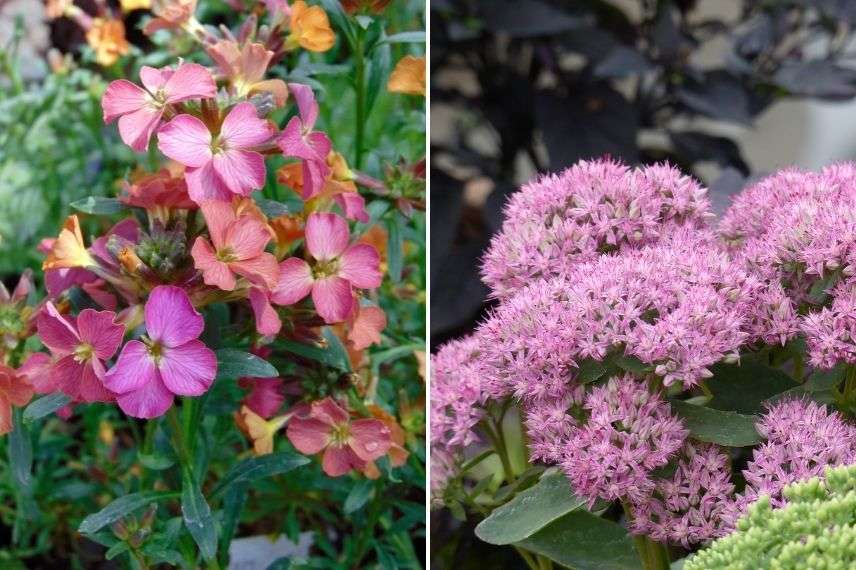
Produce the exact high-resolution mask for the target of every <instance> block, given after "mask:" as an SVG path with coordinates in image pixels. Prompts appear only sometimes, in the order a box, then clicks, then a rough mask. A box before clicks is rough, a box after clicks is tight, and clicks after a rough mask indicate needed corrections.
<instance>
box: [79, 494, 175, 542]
mask: <svg viewBox="0 0 856 570" xmlns="http://www.w3.org/2000/svg"><path fill="white" fill-rule="evenodd" d="M178 495H179V494H178V493H176V492H175V491H141V492H139V493H131V494H130V495H125V496H123V497H119V498H118V499H116V500H115V501H113V502H112V503H110V504H109V505H107V506H106V507H104V508H103V509H101V510H100V511H98V512H97V513H94V514H91V515H89V516H88V517H86V518H85V519H83V522H81V523H80V527H78V529H77V530H79V531H80V532H81V533H83V534H94V533H96V532H98V531H99V530H101V529H102V528H104V527H105V526H107V525H108V524H110V523H113V522H115V521H117V520H119V519H120V518H122V517H124V516H125V515H127V514H130V513H132V512H134V511H136V510H137V509H140V508H142V507H145V506H146V505H148V504H150V503H152V502H153V501H162V500H164V499H172V498H174V497H177V496H178Z"/></svg>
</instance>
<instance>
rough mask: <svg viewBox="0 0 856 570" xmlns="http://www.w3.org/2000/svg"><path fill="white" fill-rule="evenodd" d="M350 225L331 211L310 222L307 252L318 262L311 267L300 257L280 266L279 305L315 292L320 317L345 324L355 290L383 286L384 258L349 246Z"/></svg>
mask: <svg viewBox="0 0 856 570" xmlns="http://www.w3.org/2000/svg"><path fill="white" fill-rule="evenodd" d="M348 237H349V232H348V223H347V222H346V221H345V219H344V218H342V217H341V216H338V215H336V214H332V213H329V212H325V213H313V214H310V215H309V219H308V220H307V221H306V249H307V250H308V251H309V254H310V255H311V256H312V257H313V258H314V259H315V264H314V265H313V266H312V267H310V266H309V264H308V263H306V262H305V261H304V260H302V259H299V258H297V257H290V258H288V259H286V260H285V261H283V262H282V263H280V265H279V283H278V284H277V286H276V288H275V289H274V290H273V291H272V293H271V300H272V301H273V302H274V303H276V304H278V305H291V304H293V303H296V302H298V301H300V300H301V299H303V298H304V297H306V296H307V295H309V293H310V292H311V293H312V301H313V302H314V303H315V309H316V310H317V311H318V314H319V315H321V317H322V318H323V319H324V320H325V321H327V322H328V323H336V322H341V321H344V320H345V319H347V318H348V316H349V315H350V314H351V311H352V309H353V304H354V293H353V288H354V287H359V288H361V289H373V288H375V287H378V286H380V283H381V279H382V275H381V272H380V270H379V269H378V265H379V263H380V258H379V256H378V253H377V251H376V250H375V248H373V247H372V246H370V245H368V244H362V243H358V244H354V245H350V246H349V245H348Z"/></svg>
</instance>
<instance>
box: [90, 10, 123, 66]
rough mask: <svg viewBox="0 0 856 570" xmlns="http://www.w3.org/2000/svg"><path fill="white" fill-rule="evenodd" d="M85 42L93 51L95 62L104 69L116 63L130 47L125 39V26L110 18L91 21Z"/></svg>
mask: <svg viewBox="0 0 856 570" xmlns="http://www.w3.org/2000/svg"><path fill="white" fill-rule="evenodd" d="M86 41H87V42H88V43H89V45H90V46H91V47H92V49H93V50H95V61H97V62H98V64H99V65H102V66H104V67H107V66H108V65H113V64H114V63H116V61H117V60H118V59H119V57H121V56H123V55H125V54H126V53H128V50H129V49H130V47H131V46H130V44H128V41H127V40H126V39H125V24H123V23H122V20H114V19H112V18H110V19H104V18H95V19H93V20H92V27H91V28H89V30H88V31H87V32H86Z"/></svg>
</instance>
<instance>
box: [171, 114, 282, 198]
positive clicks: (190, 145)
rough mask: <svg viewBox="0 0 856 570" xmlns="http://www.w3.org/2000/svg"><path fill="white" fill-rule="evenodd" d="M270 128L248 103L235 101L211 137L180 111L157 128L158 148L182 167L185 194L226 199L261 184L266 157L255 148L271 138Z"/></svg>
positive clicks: (202, 125) (199, 122) (198, 123)
mask: <svg viewBox="0 0 856 570" xmlns="http://www.w3.org/2000/svg"><path fill="white" fill-rule="evenodd" d="M274 132H275V131H274V128H273V126H272V125H271V124H270V123H268V122H267V121H266V120H264V119H259V118H258V116H256V108H255V107H254V106H253V104H252V103H247V102H244V103H238V104H237V105H235V107H233V108H232V110H231V111H229V114H228V115H226V118H225V119H224V120H223V125H222V126H221V127H220V132H219V133H218V134H217V135H216V136H212V134H211V131H209V130H208V127H206V126H205V123H203V122H202V121H201V120H199V119H197V118H196V117H193V116H191V115H179V116H177V117H175V118H174V119H173V120H171V121H170V122H169V123H167V124H166V125H164V126H163V127H162V128H161V129H160V131H158V148H159V149H160V151H161V152H162V153H164V154H165V155H166V156H168V157H169V158H171V159H173V160H175V161H177V162H180V163H181V164H183V165H185V166H186V167H187V170H186V171H185V179H186V180H187V190H188V192H189V194H190V197H191V198H192V199H193V200H194V201H195V202H196V203H199V204H201V203H202V202H203V201H204V200H230V199H231V198H232V195H233V194H237V195H239V196H248V195H249V194H250V193H251V192H252V191H253V190H256V189H257V188H261V187H262V186H263V185H264V183H265V160H264V157H263V156H262V155H261V154H259V153H258V152H255V151H253V150H252V149H253V148H254V147H257V146H258V145H261V144H263V143H265V142H267V141H268V140H270V139H271V137H273V135H274Z"/></svg>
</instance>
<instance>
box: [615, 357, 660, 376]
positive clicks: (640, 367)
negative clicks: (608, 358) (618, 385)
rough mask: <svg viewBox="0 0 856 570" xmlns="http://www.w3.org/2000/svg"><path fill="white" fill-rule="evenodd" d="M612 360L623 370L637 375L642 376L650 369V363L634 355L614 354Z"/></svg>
mask: <svg viewBox="0 0 856 570" xmlns="http://www.w3.org/2000/svg"><path fill="white" fill-rule="evenodd" d="M612 362H613V363H614V364H615V365H616V366H618V367H619V368H621V369H622V370H624V371H625V372H630V373H632V374H636V375H637V376H644V375H645V374H647V373H648V372H650V371H651V369H652V366H651V365H650V364H645V363H644V362H642V361H641V360H639V359H638V358H636V357H635V356H626V355H624V354H620V355H617V356H615V357H614V358H612Z"/></svg>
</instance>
